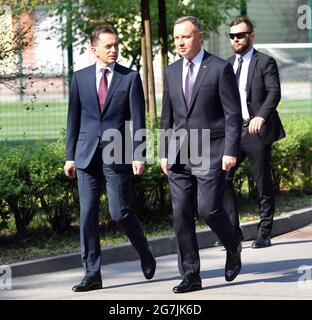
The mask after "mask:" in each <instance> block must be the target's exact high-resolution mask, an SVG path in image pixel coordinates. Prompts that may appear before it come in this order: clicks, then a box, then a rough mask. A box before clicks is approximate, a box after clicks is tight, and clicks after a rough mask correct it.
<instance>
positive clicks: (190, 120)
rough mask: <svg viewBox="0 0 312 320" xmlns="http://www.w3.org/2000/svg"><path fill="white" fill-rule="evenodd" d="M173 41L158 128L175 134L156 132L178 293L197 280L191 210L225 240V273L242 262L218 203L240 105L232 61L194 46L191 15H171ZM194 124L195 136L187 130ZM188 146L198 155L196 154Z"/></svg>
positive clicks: (197, 285) (231, 160) (233, 151)
mask: <svg viewBox="0 0 312 320" xmlns="http://www.w3.org/2000/svg"><path fill="white" fill-rule="evenodd" d="M174 41H175V46H176V49H177V51H178V53H179V54H180V55H181V56H182V58H181V59H179V60H178V61H177V62H175V63H173V64H171V65H170V66H169V67H167V69H166V71H165V81H164V95H163V110H162V116H161V129H162V134H164V135H165V136H167V134H166V131H171V132H174V134H171V135H170V134H169V135H168V136H169V141H168V139H167V138H166V137H165V138H164V136H162V137H161V139H162V140H161V141H162V143H163V144H164V145H165V151H164V154H163V155H162V159H161V168H162V170H163V172H164V173H165V174H167V175H168V179H169V185H170V189H171V195H172V206H173V215H174V227H175V234H176V239H177V248H178V250H177V251H178V260H179V269H180V273H181V275H182V276H183V277H184V278H183V280H182V282H181V283H180V284H179V285H178V286H176V287H174V288H173V292H174V293H184V292H189V291H194V290H200V289H201V288H202V284H201V278H200V261H199V252H198V244H197V239H196V232H195V221H194V220H195V215H196V214H197V213H198V214H199V215H200V216H202V217H203V218H204V220H205V221H206V223H207V224H208V225H209V227H210V228H211V229H212V230H213V231H214V232H215V233H216V234H217V235H218V237H219V238H220V240H221V241H222V243H223V245H224V247H225V248H226V253H227V254H226V256H227V257H226V264H225V279H226V281H232V280H234V279H235V277H236V276H237V275H238V274H239V272H240V270H241V255H240V251H241V245H240V241H239V238H238V237H237V235H236V233H235V231H234V228H233V226H232V225H231V222H230V220H229V218H228V216H227V214H226V213H225V212H224V210H223V207H222V195H223V187H224V181H225V170H229V169H230V168H231V167H233V166H234V165H235V163H236V157H237V155H238V150H239V143H240V135H241V110H240V109H241V108H240V100H239V92H238V88H237V84H236V78H235V75H234V72H233V68H232V66H231V64H230V63H229V62H227V61H225V60H222V59H220V58H218V57H216V56H214V55H212V54H210V53H209V52H207V51H205V50H204V49H203V48H202V47H201V45H202V41H203V32H202V29H201V25H200V23H199V21H198V20H197V19H196V18H194V17H192V16H186V17H181V18H179V19H177V20H176V22H175V24H174ZM194 132H195V134H196V133H197V134H198V135H197V138H198V139H193V138H192V134H194ZM205 132H206V133H207V132H210V135H209V134H208V135H205V134H204V133H205ZM183 133H184V134H183ZM174 136H175V137H177V136H179V139H175V138H173V137H174ZM209 136H210V137H209ZM205 137H206V138H205ZM163 139H165V141H164V140H163ZM174 140H176V141H174ZM194 144H195V145H194ZM177 146H179V147H177ZM195 149H197V150H198V154H199V155H202V163H200V162H198V161H195V160H196V159H195V158H196V157H194V150H195ZM207 150H208V152H207ZM209 163H210V165H208V164H209Z"/></svg>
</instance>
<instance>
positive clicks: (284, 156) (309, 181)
mask: <svg viewBox="0 0 312 320" xmlns="http://www.w3.org/2000/svg"><path fill="white" fill-rule="evenodd" d="M283 125H284V128H285V131H286V137H285V138H284V139H281V140H279V141H277V142H276V143H274V144H273V148H272V178H273V185H274V189H275V190H276V191H277V192H279V191H281V190H295V189H299V190H301V191H303V192H311V190H312V117H311V116H309V115H304V114H299V115H293V116H290V117H285V119H283ZM234 181H235V186H236V189H237V191H238V193H240V194H241V193H242V192H243V189H244V186H245V187H246V185H247V188H248V193H249V194H250V195H255V194H256V185H255V182H254V179H253V177H252V175H251V171H250V162H248V161H244V162H243V163H242V164H241V166H240V167H239V169H238V170H237V172H236V175H235V180H234ZM244 191H246V189H245V190H244Z"/></svg>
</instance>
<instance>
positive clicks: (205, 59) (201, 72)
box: [188, 51, 210, 114]
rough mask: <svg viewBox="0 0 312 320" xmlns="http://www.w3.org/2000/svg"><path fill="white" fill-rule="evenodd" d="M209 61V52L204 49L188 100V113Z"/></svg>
mask: <svg viewBox="0 0 312 320" xmlns="http://www.w3.org/2000/svg"><path fill="white" fill-rule="evenodd" d="M209 62H210V53H208V52H207V51H205V53H204V57H203V60H202V62H201V64H200V67H199V70H198V74H197V77H196V80H195V83H194V87H193V91H192V97H191V102H190V108H189V110H188V114H189V113H190V111H191V110H192V109H193V107H194V101H195V99H196V96H197V93H198V90H199V88H200V86H201V84H202V83H203V81H204V79H205V78H206V76H207V73H208V71H209V68H210V66H209Z"/></svg>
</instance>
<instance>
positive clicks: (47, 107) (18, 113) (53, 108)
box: [0, 100, 312, 142]
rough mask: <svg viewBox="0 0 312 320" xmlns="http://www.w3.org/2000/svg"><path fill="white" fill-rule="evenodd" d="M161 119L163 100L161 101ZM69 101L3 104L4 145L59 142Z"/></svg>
mask: <svg viewBox="0 0 312 320" xmlns="http://www.w3.org/2000/svg"><path fill="white" fill-rule="evenodd" d="M278 110H279V112H280V113H281V116H282V117H284V116H288V115H294V114H298V113H304V114H311V115H312V101H311V100H284V101H282V102H281V104H280V105H279V107H278ZM157 115H158V116H159V117H160V115H161V100H158V101H157ZM66 117H67V101H51V102H34V103H33V104H27V103H24V104H23V103H18V102H16V103H12V102H5V103H1V104H0V141H1V140H5V139H7V140H9V141H13V142H14V141H15V142H17V141H23V140H35V139H40V138H45V139H49V140H50V139H52V140H53V139H57V138H58V136H59V134H60V132H61V130H62V129H64V128H66Z"/></svg>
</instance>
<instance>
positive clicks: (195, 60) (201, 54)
mask: <svg viewBox="0 0 312 320" xmlns="http://www.w3.org/2000/svg"><path fill="white" fill-rule="evenodd" d="M204 54H205V51H204V49H203V48H201V49H200V51H199V52H198V54H197V55H196V56H195V57H194V58H193V59H192V60H191V61H192V62H193V63H194V64H195V65H197V64H201V62H202V60H203V57H204ZM187 63H189V60H187V59H186V58H183V64H184V66H187Z"/></svg>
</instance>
